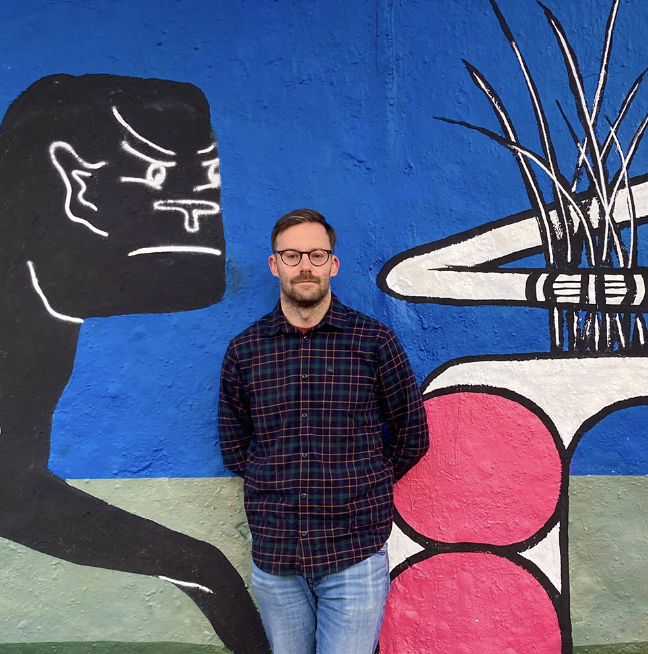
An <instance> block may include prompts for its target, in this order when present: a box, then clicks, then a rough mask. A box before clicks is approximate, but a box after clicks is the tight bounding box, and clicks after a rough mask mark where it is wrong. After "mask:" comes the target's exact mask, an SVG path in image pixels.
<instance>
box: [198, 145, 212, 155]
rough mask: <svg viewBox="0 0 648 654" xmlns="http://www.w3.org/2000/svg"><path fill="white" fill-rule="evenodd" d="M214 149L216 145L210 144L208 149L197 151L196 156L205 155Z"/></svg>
mask: <svg viewBox="0 0 648 654" xmlns="http://www.w3.org/2000/svg"><path fill="white" fill-rule="evenodd" d="M215 147H216V143H212V144H211V145H210V146H209V147H208V148H205V149H204V150H198V151H197V152H196V154H207V153H208V152H211V151H212V150H213V149H214V148H215Z"/></svg>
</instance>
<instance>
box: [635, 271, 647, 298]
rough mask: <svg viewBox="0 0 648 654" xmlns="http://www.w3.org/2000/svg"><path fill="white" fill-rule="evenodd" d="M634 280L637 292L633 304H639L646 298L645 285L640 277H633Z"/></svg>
mask: <svg viewBox="0 0 648 654" xmlns="http://www.w3.org/2000/svg"><path fill="white" fill-rule="evenodd" d="M634 280H635V284H636V285H637V292H636V294H635V299H634V302H633V304H641V303H642V302H643V301H644V298H645V297H646V284H645V283H644V280H643V277H642V276H641V275H634Z"/></svg>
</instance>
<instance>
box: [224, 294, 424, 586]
mask: <svg viewBox="0 0 648 654" xmlns="http://www.w3.org/2000/svg"><path fill="white" fill-rule="evenodd" d="M385 427H386V429H385ZM219 431H220V443H221V451H222V453H223V460H224V462H225V465H227V466H228V467H229V468H230V469H231V470H232V471H233V472H235V473H236V474H238V475H241V476H242V477H244V478H245V482H244V500H245V509H246V513H247V517H248V522H249V525H250V531H251V532H252V557H253V559H254V562H255V563H256V565H257V566H258V567H259V568H261V569H262V570H264V571H265V572H269V573H271V574H276V575H288V574H299V575H302V576H304V577H307V578H312V577H319V576H322V575H325V574H329V573H332V572H337V571H340V570H343V569H344V568H347V567H349V566H351V565H353V564H354V563H358V562H360V561H362V560H364V559H366V558H367V557H369V556H371V555H372V554H375V553H376V552H377V551H378V550H379V549H380V548H381V547H382V545H383V544H384V542H385V541H386V540H387V538H388V536H389V533H390V531H391V525H392V519H393V483H394V480H398V479H400V478H401V477H402V476H403V475H404V474H405V473H406V472H407V471H408V470H409V469H410V468H411V467H412V466H413V465H414V464H415V463H416V462H417V461H418V460H419V459H420V458H421V457H422V456H423V454H425V452H426V451H427V448H428V443H429V437H428V428H427V421H426V415H425V410H424V408H423V402H422V400H421V394H420V392H419V388H418V384H417V383H416V379H415V378H414V374H413V372H412V369H411V366H410V364H409V361H408V360H407V356H406V354H405V352H404V350H403V348H402V347H401V345H400V343H399V342H398V340H397V338H396V336H395V334H394V333H393V332H392V331H391V330H390V329H388V328H387V327H385V326H384V325H382V324H381V323H379V322H378V321H376V320H373V319H372V318H369V317H367V316H365V315H363V314H361V313H358V312H357V311H354V310H352V309H349V308H348V307H345V306H343V305H342V304H341V302H340V301H339V300H338V299H337V298H336V297H335V296H333V299H332V303H331V307H330V309H329V311H328V312H327V314H326V315H325V316H324V318H323V320H322V321H321V322H320V323H319V324H318V325H317V326H316V327H314V328H313V329H311V330H309V331H308V332H306V333H303V332H301V331H299V330H298V329H296V328H295V327H294V326H292V325H291V324H290V323H289V322H288V321H287V320H286V318H285V317H284V315H283V312H282V311H281V308H280V304H278V305H277V307H276V308H275V309H274V310H273V311H272V312H271V313H269V314H268V315H266V316H264V317H263V318H262V319H261V320H259V321H258V322H256V323H255V324H254V325H252V326H251V327H249V328H248V329H246V330H245V331H244V332H243V333H241V334H240V335H239V336H237V337H236V338H235V339H234V340H232V342H231V343H230V345H229V347H228V349H227V352H226V354H225V359H224V361H223V369H222V375H221V386H220V401H219Z"/></svg>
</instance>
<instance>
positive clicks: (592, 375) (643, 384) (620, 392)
mask: <svg viewBox="0 0 648 654" xmlns="http://www.w3.org/2000/svg"><path fill="white" fill-rule="evenodd" d="M456 385H471V386H480V385H484V386H486V387H495V388H503V389H508V390H510V391H514V392H515V393H518V394H519V395H522V396H523V397H526V398H527V399H529V400H531V401H532V402H533V403H534V404H536V405H537V406H538V407H540V409H542V410H543V411H544V412H545V413H546V414H547V415H548V416H549V418H550V419H551V420H552V421H553V423H554V425H555V426H556V428H557V430H558V433H559V434H560V437H561V439H562V441H563V443H564V444H565V446H568V445H569V443H570V442H571V440H572V439H573V437H574V435H575V434H576V432H577V431H578V429H579V427H580V426H581V425H582V424H583V423H584V422H585V421H586V420H588V419H589V418H591V417H592V416H594V415H595V414H597V413H599V412H600V411H602V410H603V409H605V408H606V407H608V406H610V405H611V404H614V403H615V402H619V401H621V400H628V399H632V398H637V397H644V396H646V395H648V357H619V356H614V355H611V356H597V357H590V358H576V357H557V358H555V359H549V358H543V359H529V360H523V361H520V360H488V359H483V360H480V361H468V362H459V363H456V364H454V365H451V366H450V367H449V368H448V369H447V370H444V371H443V372H442V373H441V374H440V375H439V376H438V377H436V378H435V379H433V380H432V381H431V382H430V383H429V384H428V386H427V387H426V388H424V389H423V392H424V393H429V392H430V391H433V390H440V389H444V388H447V387H450V386H456Z"/></svg>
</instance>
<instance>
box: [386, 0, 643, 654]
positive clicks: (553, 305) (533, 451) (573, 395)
mask: <svg viewBox="0 0 648 654" xmlns="http://www.w3.org/2000/svg"><path fill="white" fill-rule="evenodd" d="M490 5H491V8H492V10H493V12H494V14H495V16H496V18H497V21H498V23H499V26H500V28H501V31H502V35H503V37H504V38H505V39H506V41H508V44H509V45H510V47H511V49H512V55H513V57H514V58H515V60H516V61H517V63H518V64H519V67H520V73H521V75H522V76H523V79H524V81H525V84H526V87H527V90H528V94H529V98H530V104H531V106H532V108H533V116H534V119H535V122H536V124H537V128H538V134H539V139H538V140H539V145H540V148H534V147H529V146H528V145H525V144H524V143H522V142H521V140H520V139H519V138H518V135H517V132H516V128H515V125H514V121H513V120H512V118H511V116H510V114H509V112H508V110H507V108H506V100H505V99H504V98H503V97H501V96H500V95H499V94H498V93H497V91H496V90H495V88H494V87H493V86H492V85H491V84H490V83H489V81H488V79H487V78H486V76H485V75H484V74H482V72H481V71H480V70H479V69H478V68H477V67H475V66H474V65H473V64H472V63H470V62H468V61H464V64H465V67H466V69H467V72H468V74H469V76H470V78H471V80H472V82H473V83H474V84H475V86H476V87H477V89H479V91H481V92H482V93H483V94H484V95H485V96H486V99H487V101H488V103H489V104H490V106H491V108H492V110H493V112H494V114H495V117H496V119H497V121H498V123H499V127H500V129H499V131H495V130H492V129H489V128H486V127H483V126H480V125H475V124H472V123H469V122H466V121H464V120H456V119H452V118H447V117H441V118H440V120H443V121H446V122H448V123H451V124H455V125H457V126H459V127H462V128H464V129H469V130H473V131H476V132H478V133H480V134H482V135H484V136H486V137H488V138H490V139H491V140H493V141H495V142H496V143H498V144H499V145H501V146H503V147H504V148H506V149H508V150H509V151H510V152H511V153H512V154H513V156H514V158H515V161H516V164H517V166H518V168H519V173H520V175H521V178H522V183H523V185H524V188H525V189H526V192H527V194H528V199H529V203H530V205H531V209H529V210H526V211H523V212H522V213H518V214H514V215H511V216H507V217H506V218H503V219H500V220H496V221H492V222H489V223H486V224H485V225H483V226H479V227H477V228H474V229H472V230H469V231H466V232H463V233H460V234H457V235H455V236H451V237H449V238H446V239H443V240H441V241H437V242H434V243H431V244H427V245H423V246H419V247H416V248H414V249H411V250H408V251H405V252H403V253H402V254H400V255H398V256H396V257H395V258H393V259H392V260H391V261H390V262H388V263H387V264H386V266H385V267H384V268H383V269H382V271H381V273H380V275H379V277H378V284H379V286H380V287H381V288H382V289H383V290H384V291H385V292H387V293H389V294H391V295H393V296H394V297H396V298H399V299H402V300H407V301H409V302H435V303H444V304H455V305H460V306H462V305H468V304H502V305H506V306H516V305H518V306H519V305H526V306H538V307H546V308H547V310H548V313H549V321H548V333H547V339H548V344H549V352H548V353H546V354H545V353H538V354H523V355H516V354H511V355H500V356H498V357H493V356H474V357H467V358H463V359H455V360H452V361H449V362H447V363H446V364H444V365H443V366H441V367H440V368H439V369H437V370H436V371H435V372H433V373H432V374H431V375H429V376H428V378H427V379H426V380H425V381H424V382H423V386H422V389H423V392H424V399H425V402H426V410H427V413H428V421H429V425H430V432H431V436H432V443H433V445H432V447H431V449H430V453H429V454H428V455H426V460H424V462H423V464H422V465H420V466H419V467H418V468H416V469H415V470H414V471H412V472H411V473H410V474H409V475H408V476H407V478H406V479H405V480H404V482H402V483H401V484H400V485H399V486H398V488H397V491H396V500H395V501H396V506H397V509H398V518H397V520H396V531H395V533H394V535H393V536H392V540H393V541H394V545H395V547H396V548H397V549H398V550H399V553H400V558H401V561H400V562H399V563H398V564H397V565H396V566H395V567H394V569H393V571H392V577H393V579H394V587H393V591H392V593H391V594H390V597H389V600H388V610H387V616H386V624H385V627H384V628H383V632H382V640H381V652H393V653H395V654H396V653H404V652H409V651H426V652H439V653H440V652H447V651H456V652H459V651H480V652H493V653H494V652H502V651H515V652H543V653H547V654H550V653H552V654H553V653H555V654H558V653H560V652H572V651H573V645H574V642H573V640H574V639H573V637H572V620H574V619H576V620H578V619H581V620H583V619H584V620H583V621H584V622H587V621H588V617H589V616H587V615H586V613H587V609H588V608H590V607H586V606H583V603H582V602H583V596H585V597H586V596H587V586H588V584H589V585H590V587H592V586H593V585H594V584H592V583H591V582H590V581H589V580H587V579H583V578H582V577H583V576H586V575H583V570H579V569H578V567H577V566H574V567H572V565H570V562H572V558H574V559H576V560H577V559H578V557H577V556H572V555H573V554H574V550H573V549H570V545H571V542H572V538H573V536H574V534H570V532H571V531H573V532H576V536H577V538H583V536H584V537H585V539H587V534H586V533H585V534H583V531H585V532H586V531H587V526H584V529H583V527H581V528H580V529H579V525H578V522H580V521H581V520H582V521H585V520H586V518H585V517H584V516H583V513H584V511H583V509H582V507H578V495H575V496H574V497H572V493H573V492H576V493H578V492H588V491H589V492H590V493H591V492H592V487H591V486H584V487H583V490H580V487H581V486H583V485H582V484H581V483H579V481H580V480H578V481H576V482H575V483H574V485H573V488H574V491H572V486H571V482H570V477H569V470H570V463H571V460H572V457H573V456H574V453H575V450H576V448H577V446H578V444H579V442H580V440H581V438H582V437H583V436H584V435H585V434H586V433H587V432H588V431H589V430H590V429H591V428H592V427H593V426H595V425H597V424H598V423H599V422H601V420H602V419H604V418H605V417H606V416H609V415H611V414H614V413H615V412H618V411H620V410H623V409H626V408H628V407H634V406H637V405H643V404H646V403H647V399H648V396H647V395H646V385H645V379H646V373H647V372H648V367H647V365H646V358H645V351H646V340H647V333H646V323H645V318H644V315H643V311H644V308H645V306H646V290H645V269H644V268H642V267H641V266H639V265H638V255H637V252H638V247H639V243H638V226H639V225H641V224H642V223H643V222H645V221H646V220H648V212H647V211H646V209H647V205H646V199H645V197H644V196H645V189H646V175H642V176H637V177H631V176H630V173H629V169H630V166H631V164H632V161H633V158H634V156H635V154H636V152H637V149H638V147H639V145H640V143H641V141H642V138H643V136H644V132H645V129H646V126H647V125H648V115H645V116H643V117H640V119H639V121H638V123H637V124H635V125H634V126H633V127H631V128H625V122H626V119H627V117H628V114H629V112H630V110H631V108H632V104H633V101H634V99H635V97H636V95H637V93H639V91H640V87H641V84H642V81H643V78H644V75H645V71H643V72H641V73H640V74H639V75H638V77H636V79H635V80H634V81H633V82H632V84H631V86H630V87H629V89H628V90H627V93H626V94H625V96H624V97H623V98H621V99H620V101H619V102H618V103H617V106H618V110H617V112H616V114H613V115H612V116H611V117H609V116H608V115H605V116H602V112H601V107H602V105H603V102H604V96H605V90H606V84H607V81H608V76H609V66H610V52H611V48H612V42H613V36H614V30H615V21H616V17H617V14H618V11H619V5H620V2H619V1H618V0H614V1H613V2H612V6H611V10H610V12H609V14H608V17H607V24H606V27H605V32H604V34H603V37H602V54H601V58H600V67H599V71H598V76H597V83H596V87H595V90H594V92H593V95H592V97H588V95H587V91H586V88H585V83H584V79H583V73H582V70H581V67H580V64H579V60H578V56H577V54H576V52H575V50H574V48H573V46H572V44H571V43H570V40H569V35H568V34H567V32H566V30H565V28H564V27H563V25H562V24H561V22H560V21H559V19H558V18H557V17H556V15H554V13H553V12H552V11H551V10H550V9H549V8H548V7H546V6H544V5H542V4H541V3H540V7H541V8H542V10H543V13H544V17H545V18H546V20H547V22H548V24H549V26H550V28H551V31H552V32H553V35H554V36H555V39H556V43H557V52H559V53H560V55H561V56H562V60H563V63H564V68H565V84H566V85H567V86H568V89H569V91H570V93H571V96H572V98H571V100H572V106H571V107H563V106H562V104H561V102H560V101H556V102H557V107H558V110H559V113H560V116H561V117H562V119H563V120H564V125H565V126H566V130H565V129H563V136H562V138H565V136H567V135H568V137H569V138H570V139H571V141H572V144H573V147H574V152H573V155H572V157H571V159H570V168H565V164H564V163H563V162H559V160H558V155H557V149H556V147H555V145H554V140H553V139H554V138H555V136H554V134H555V132H556V130H555V127H553V126H551V125H550V124H549V120H548V117H547V112H546V111H545V108H544V102H545V98H543V97H542V96H541V94H540V93H539V91H538V87H537V84H536V81H535V79H534V75H533V73H532V72H531V70H530V68H529V66H528V64H527V61H526V59H525V57H524V55H523V54H522V47H521V45H522V44H518V41H517V40H516V37H515V35H514V33H513V32H512V30H511V29H510V27H509V25H508V23H507V21H506V18H505V16H504V14H503V12H502V11H501V9H500V7H499V6H498V4H497V3H496V2H495V0H490ZM552 127H553V129H552ZM565 131H566V132H567V134H565ZM621 133H623V135H624V137H625V142H624V144H622V142H621V136H620V134H621ZM561 166H562V167H561ZM539 175H544V176H546V178H547V183H545V184H541V183H540V181H539V179H538V176H539ZM547 196H549V198H551V199H550V200H547ZM533 255H539V256H540V257H541V258H542V262H541V263H540V264H539V265H538V261H537V259H536V261H535V262H534V263H535V265H534V266H533V267H525V266H519V264H518V265H515V264H517V263H518V262H519V261H521V260H522V261H524V260H527V261H528V259H527V258H528V257H530V256H533ZM505 264H509V265H505ZM576 479H578V478H576ZM598 492H600V493H601V494H605V493H609V492H610V487H609V485H608V487H607V488H601V489H599V491H598ZM614 492H617V493H618V492H624V491H621V490H618V489H617V490H616V491H614ZM590 500H591V501H592V502H593V503H594V504H595V503H596V502H599V501H600V498H596V497H592V496H590ZM605 504H607V502H604V505H605ZM576 507H578V508H579V509H580V513H581V514H580V515H578V513H577V514H576V516H573V515H572V521H571V522H570V518H569V514H570V509H571V510H572V511H574V509H575V508H576ZM574 517H576V519H574ZM608 517H609V516H608ZM590 519H591V516H590ZM572 525H573V529H572ZM589 526H590V527H594V528H597V527H598V528H603V529H606V528H608V529H609V526H608V525H605V524H601V523H600V522H599V523H598V524H597V522H596V518H595V519H594V522H593V523H592V524H590V525H589ZM619 528H620V529H621V530H624V529H627V527H626V526H625V525H623V526H619ZM645 536H646V532H642V535H641V536H639V538H640V539H642V538H645ZM601 545H602V546H603V547H605V545H604V544H602V543H599V547H600V546H601ZM594 549H595V550H596V549H597V548H596V546H595V547H594ZM607 554H608V555H609V554H610V553H609V551H608V552H607ZM598 563H599V564H602V565H603V566H605V556H601V555H600V554H599V555H598ZM572 564H573V562H572ZM588 572H589V573H590V574H591V573H592V572H593V570H589V571H588ZM597 572H598V571H597ZM642 576H643V575H642ZM570 591H571V592H570ZM618 599H620V598H618ZM641 599H642V600H644V601H642V603H641V605H640V608H639V610H637V607H632V606H631V605H630V603H628V602H624V601H623V600H621V602H622V605H623V609H621V611H623V610H624V609H626V610H628V611H630V612H631V613H632V614H633V615H634V619H641V620H643V615H644V614H645V608H646V604H645V598H643V597H642V598H641ZM415 604H418V605H422V606H425V608H426V609H427V612H426V616H425V618H424V617H423V616H422V615H421V612H419V611H417V612H416V613H414V614H412V613H411V612H410V611H409V610H408V607H409V606H412V605H415ZM629 620H630V621H632V618H629ZM504 625H506V626H505V627H504ZM635 633H637V630H635ZM630 642H632V641H630ZM592 644H593V645H597V644H601V643H597V642H596V641H594V642H593V643H592ZM644 646H646V643H644ZM576 650H577V651H580V648H578V647H577V648H576ZM587 651H589V650H587ZM596 651H598V650H596ZM602 651H606V652H607V651H617V650H614V649H609V650H608V649H605V650H602ZM618 651H626V650H625V649H623V650H618ZM628 651H630V650H628ZM632 651H635V650H632ZM636 651H639V650H636Z"/></svg>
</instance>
